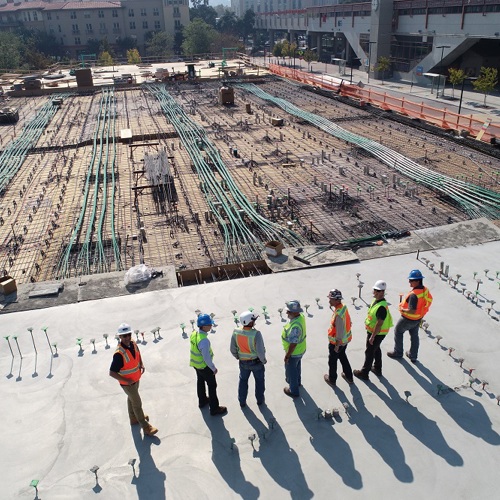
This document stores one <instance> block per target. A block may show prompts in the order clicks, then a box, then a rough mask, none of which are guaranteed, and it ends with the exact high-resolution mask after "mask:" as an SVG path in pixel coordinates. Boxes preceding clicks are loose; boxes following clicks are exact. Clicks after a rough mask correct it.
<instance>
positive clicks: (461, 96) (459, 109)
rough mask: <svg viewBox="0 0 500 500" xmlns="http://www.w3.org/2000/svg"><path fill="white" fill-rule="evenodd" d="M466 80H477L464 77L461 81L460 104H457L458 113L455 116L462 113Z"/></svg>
mask: <svg viewBox="0 0 500 500" xmlns="http://www.w3.org/2000/svg"><path fill="white" fill-rule="evenodd" d="M466 80H469V81H471V80H477V78H474V77H473V78H471V77H468V76H466V77H465V78H464V79H463V80H462V88H461V89H460V102H459V104H458V113H457V114H460V111H462V99H463V97H464V85H465V81H466Z"/></svg>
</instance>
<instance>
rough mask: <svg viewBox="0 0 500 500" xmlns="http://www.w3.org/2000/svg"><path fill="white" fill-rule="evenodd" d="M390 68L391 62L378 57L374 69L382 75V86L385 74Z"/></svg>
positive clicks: (385, 58)
mask: <svg viewBox="0 0 500 500" xmlns="http://www.w3.org/2000/svg"><path fill="white" fill-rule="evenodd" d="M390 67H391V60H390V59H389V58H388V57H384V56H380V57H379V58H378V63H377V66H376V67H375V69H376V70H377V71H380V73H382V85H383V84H384V76H385V72H386V71H387V70H388V69H389V68H390Z"/></svg>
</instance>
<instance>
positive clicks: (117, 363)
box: [109, 323, 158, 436]
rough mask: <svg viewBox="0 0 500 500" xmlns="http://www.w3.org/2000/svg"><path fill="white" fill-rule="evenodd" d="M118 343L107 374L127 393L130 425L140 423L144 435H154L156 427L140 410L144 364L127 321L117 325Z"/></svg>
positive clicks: (156, 430)
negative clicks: (140, 389)
mask: <svg viewBox="0 0 500 500" xmlns="http://www.w3.org/2000/svg"><path fill="white" fill-rule="evenodd" d="M118 336H119V337H120V343H119V344H118V346H117V348H116V351H115V353H114V355H113V361H112V363H111V366H110V368H109V375H110V376H111V377H113V378H114V379H116V380H118V382H120V386H121V388H122V389H123V391H124V392H125V394H126V395H127V405H128V416H129V418H130V425H137V424H140V425H141V427H142V430H143V432H144V435H145V436H154V435H155V434H156V433H157V432H158V429H157V428H156V427H153V426H152V425H151V424H150V423H149V417H148V415H145V414H144V412H143V410H142V401H141V396H140V395H139V381H140V379H141V376H142V374H143V373H144V370H145V368H144V364H143V362H142V357H141V353H140V351H139V348H138V347H137V344H136V343H135V342H134V341H133V340H132V329H131V328H130V325H128V324H127V323H122V324H121V325H120V326H119V327H118Z"/></svg>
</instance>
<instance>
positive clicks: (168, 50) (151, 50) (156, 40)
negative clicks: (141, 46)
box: [146, 31, 174, 57]
mask: <svg viewBox="0 0 500 500" xmlns="http://www.w3.org/2000/svg"><path fill="white" fill-rule="evenodd" d="M173 47H174V37H173V35H171V34H170V33H167V32H166V31H159V32H158V33H151V35H150V36H148V39H147V40H146V52H147V54H148V55H149V56H157V57H164V56H168V55H170V54H172V52H173Z"/></svg>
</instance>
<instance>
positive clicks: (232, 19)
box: [216, 10, 238, 35]
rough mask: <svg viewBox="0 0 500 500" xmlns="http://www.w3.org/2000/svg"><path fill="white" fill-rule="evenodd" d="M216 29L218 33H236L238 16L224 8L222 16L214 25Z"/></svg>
mask: <svg viewBox="0 0 500 500" xmlns="http://www.w3.org/2000/svg"><path fill="white" fill-rule="evenodd" d="M216 29H217V31H219V32H220V33H227V34H229V35H237V34H238V18H237V17H236V14H235V13H234V12H231V11H229V10H226V11H225V12H224V14H223V15H222V17H220V18H219V21H218V22H217V26H216Z"/></svg>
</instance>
